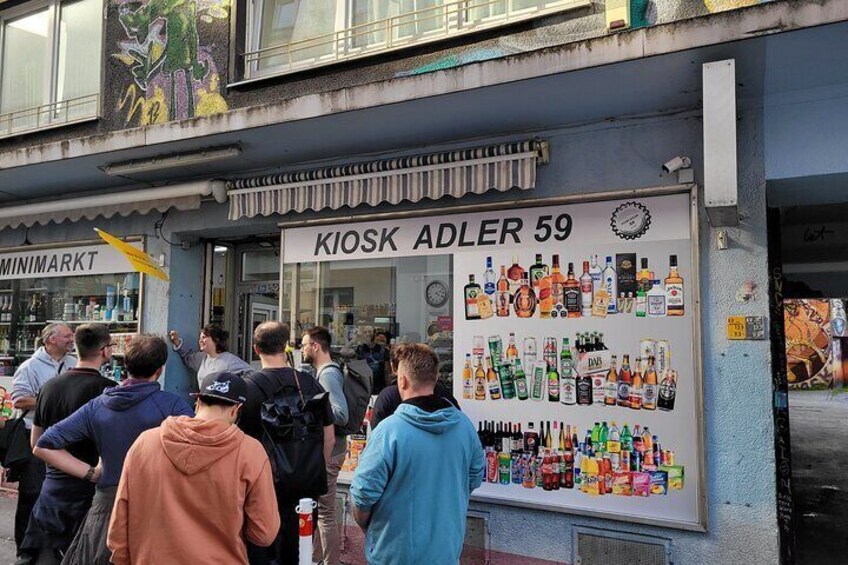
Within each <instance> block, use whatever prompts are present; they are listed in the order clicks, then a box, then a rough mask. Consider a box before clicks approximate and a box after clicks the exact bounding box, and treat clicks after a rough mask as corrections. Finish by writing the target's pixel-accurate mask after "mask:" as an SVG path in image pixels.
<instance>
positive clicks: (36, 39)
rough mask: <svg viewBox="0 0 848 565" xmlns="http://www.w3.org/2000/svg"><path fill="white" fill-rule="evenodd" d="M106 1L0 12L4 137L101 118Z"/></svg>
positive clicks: (52, 3) (1, 131) (0, 124)
mask: <svg viewBox="0 0 848 565" xmlns="http://www.w3.org/2000/svg"><path fill="white" fill-rule="evenodd" d="M101 10H102V0H76V1H72V2H59V1H58V0H53V1H50V2H41V3H36V4H35V8H33V6H32V4H29V5H27V7H26V10H25V11H21V10H20V9H19V10H12V11H8V12H5V13H3V14H2V15H0V137H3V136H8V135H13V134H18V133H23V132H26V131H31V130H37V129H42V128H46V127H55V126H59V125H64V124H67V123H73V122H76V121H80V120H84V119H90V118H94V117H97V114H98V111H99V99H100V68H101V52H102V49H103V48H102V44H101V38H102V25H101V22H102V16H101Z"/></svg>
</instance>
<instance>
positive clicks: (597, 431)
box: [589, 422, 601, 451]
mask: <svg viewBox="0 0 848 565" xmlns="http://www.w3.org/2000/svg"><path fill="white" fill-rule="evenodd" d="M589 443H590V444H591V446H592V449H594V450H595V451H600V450H601V447H600V446H601V424H600V423H599V422H595V425H594V426H593V427H592V431H591V432H590V433H589Z"/></svg>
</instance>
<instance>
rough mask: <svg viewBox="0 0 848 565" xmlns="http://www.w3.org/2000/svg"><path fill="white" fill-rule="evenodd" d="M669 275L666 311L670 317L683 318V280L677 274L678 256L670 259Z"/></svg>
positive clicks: (666, 289)
mask: <svg viewBox="0 0 848 565" xmlns="http://www.w3.org/2000/svg"><path fill="white" fill-rule="evenodd" d="M668 262H669V273H668V277H666V279H665V295H666V309H667V315H669V316H682V315H683V313H684V305H683V278H682V277H681V276H680V274H679V273H678V272H677V255H672V256H670V257H669V261H668Z"/></svg>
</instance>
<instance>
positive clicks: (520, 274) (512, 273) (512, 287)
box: [506, 255, 527, 300]
mask: <svg viewBox="0 0 848 565" xmlns="http://www.w3.org/2000/svg"><path fill="white" fill-rule="evenodd" d="M526 276H527V272H526V271H525V270H524V268H523V267H522V266H521V265H519V264H518V255H513V256H512V266H511V267H510V268H509V269H508V270H507V272H506V278H507V280H509V294H510V295H511V296H513V297H514V296H515V293H516V292H518V287H519V286H521V280H522V279H523V278H524V277H526ZM513 300H514V299H513Z"/></svg>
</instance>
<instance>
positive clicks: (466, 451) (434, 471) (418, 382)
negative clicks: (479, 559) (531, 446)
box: [350, 344, 485, 565]
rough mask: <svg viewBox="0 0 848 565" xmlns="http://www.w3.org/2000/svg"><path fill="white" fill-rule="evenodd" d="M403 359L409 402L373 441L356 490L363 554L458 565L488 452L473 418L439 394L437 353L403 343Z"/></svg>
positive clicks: (379, 562) (379, 559)
mask: <svg viewBox="0 0 848 565" xmlns="http://www.w3.org/2000/svg"><path fill="white" fill-rule="evenodd" d="M397 359H398V383H397V384H398V389H399V390H400V395H401V398H402V399H403V402H402V403H401V405H400V406H399V407H398V409H397V410H396V411H395V413H394V414H393V415H391V416H389V417H388V418H386V419H385V420H383V422H382V423H381V424H380V426H379V427H378V428H376V429H375V430H374V431H373V433H372V435H371V437H370V438H369V439H368V446H367V447H366V448H365V451H364V452H363V453H362V455H361V456H360V459H359V465H358V466H357V468H356V473H355V474H354V477H353V483H352V484H351V488H350V493H351V496H352V498H353V504H354V511H353V513H354V518H355V519H356V522H357V524H359V525H360V526H361V527H362V529H363V530H364V531H365V532H366V538H365V555H366V558H367V559H368V563H369V564H370V565H383V564H388V563H404V564H408V565H415V564H422V565H424V564H426V565H432V564H433V563H439V564H443V563H444V564H447V563H459V558H460V555H461V553H462V544H463V540H464V539H465V519H466V513H467V511H468V498H469V496H470V495H471V493H472V492H473V491H474V489H476V488H477V487H479V486H480V484H481V483H482V482H483V472H484V468H485V458H484V455H483V449H482V448H481V447H480V440H479V439H478V438H477V432H476V431H475V429H474V425H473V424H472V423H471V421H470V420H469V419H468V417H467V416H465V415H464V414H463V413H462V412H460V411H459V410H457V409H456V408H455V407H454V406H453V405H452V404H451V403H450V402H448V401H447V400H445V399H444V398H440V397H438V396H436V395H434V394H433V389H434V388H435V386H436V380H437V378H438V368H439V358H438V357H437V356H436V354H435V352H434V351H433V350H432V349H430V348H429V347H427V346H426V345H421V344H411V345H402V346H400V347H399V348H398V350H397Z"/></svg>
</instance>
